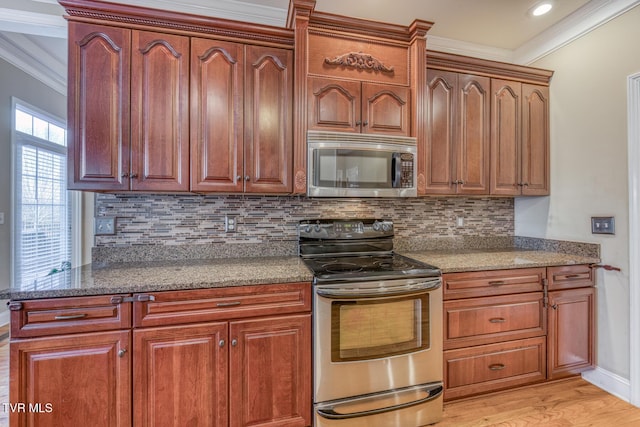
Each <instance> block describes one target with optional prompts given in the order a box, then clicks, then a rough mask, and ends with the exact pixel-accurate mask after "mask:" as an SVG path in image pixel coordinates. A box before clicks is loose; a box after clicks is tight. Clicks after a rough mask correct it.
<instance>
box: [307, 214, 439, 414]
mask: <svg viewBox="0 0 640 427" xmlns="http://www.w3.org/2000/svg"><path fill="white" fill-rule="evenodd" d="M393 235H394V230H393V223H392V222H391V221H382V220H373V219H357V220H334V219H331V220H326V219H323V220H306V221H301V222H300V224H299V245H300V255H301V256H302V257H303V259H304V261H305V264H306V265H307V266H308V267H309V269H310V270H311V271H312V272H313V274H314V279H313V289H314V293H313V334H314V337H313V345H314V348H313V356H314V425H315V426H316V427H325V426H326V427H333V426H336V427H355V426H363V427H364V426H366V427H390V426H392V427H393V426H402V427H412V426H422V425H427V424H431V423H434V422H437V421H439V420H440V419H441V417H442V389H443V388H442V287H441V277H440V271H439V270H438V269H437V268H435V267H433V266H430V265H428V264H424V263H421V262H418V261H416V260H413V259H410V258H407V257H404V256H401V255H399V254H396V253H394V252H393Z"/></svg>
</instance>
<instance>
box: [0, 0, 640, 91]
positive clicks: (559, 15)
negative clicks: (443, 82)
mask: <svg viewBox="0 0 640 427" xmlns="http://www.w3.org/2000/svg"><path fill="white" fill-rule="evenodd" d="M539 1H540V0H395V1H389V0H349V1H347V0H317V2H316V10H319V11H322V12H329V13H335V14H339V15H347V16H353V17H358V18H364V19H371V20H375V21H384V22H391V23H395V24H401V25H408V24H410V23H411V22H412V21H413V20H414V19H422V20H425V21H431V22H433V23H434V25H433V27H432V28H431V30H429V32H428V35H427V46H428V48H429V49H433V50H440V51H447V52H453V53H459V54H463V55H470V56H476V57H480V58H487V59H493V60H498V61H504V62H513V63H517V64H529V63H531V62H533V61H535V60H536V59H539V58H541V57H542V56H544V55H546V54H548V53H549V52H552V51H553V50H555V49H557V48H558V47H561V46H562V45H564V44H566V43H568V42H570V41H571V40H574V39H575V38H577V37H580V36H581V35H583V34H585V33H587V32H588V31H591V30H592V29H594V28H597V27H598V26H599V25H601V24H603V23H605V22H607V21H609V20H610V19H613V18H615V17H616V16H618V15H620V14H621V13H624V12H626V11H627V10H629V9H630V8H632V7H635V6H637V5H638V4H640V0H554V3H555V6H554V8H553V9H552V11H551V12H550V13H549V14H547V15H544V16H542V17H537V18H536V17H532V16H530V14H529V13H528V11H529V10H530V9H531V7H532V6H533V5H535V4H537V3H539ZM113 2H115V3H127V4H132V5H138V6H144V7H150V8H156V9H166V10H176V11H183V12H187V13H192V14H198V15H205V16H217V17H222V18H227V19H235V20H239V21H249V22H257V23H263V24H267V25H274V26H284V25H285V21H286V17H287V9H288V5H289V0H178V1H172V0H114V1H113ZM63 15H64V9H63V8H62V7H61V6H60V5H59V4H58V3H57V1H56V0H21V1H16V0H0V58H3V59H5V60H6V61H8V62H10V63H12V64H14V65H15V66H17V67H18V68H21V69H22V70H24V71H25V72H27V73H29V74H31V75H32V76H34V77H36V78H38V79H39V80H41V81H43V82H44V83H46V84H47V85H49V86H50V87H52V88H53V89H55V90H57V91H58V92H60V93H63V94H66V75H67V68H66V62H67V61H66V55H67V54H66V50H67V48H66V33H67V29H66V21H65V20H64V18H63Z"/></svg>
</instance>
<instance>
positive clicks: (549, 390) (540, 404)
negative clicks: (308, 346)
mask: <svg viewBox="0 0 640 427" xmlns="http://www.w3.org/2000/svg"><path fill="white" fill-rule="evenodd" d="M5 402H9V340H7V339H5V340H1V341H0V427H6V426H8V425H9V422H8V414H7V413H6V412H5V411H3V410H2V405H1V404H2V403H5ZM535 425H538V426H545V427H547V426H548V427H564V426H576V427H586V426H593V427H626V426H629V427H630V426H640V408H636V407H634V406H632V405H630V404H628V403H626V402H624V401H623V400H621V399H618V398H617V397H615V396H612V395H610V394H608V393H606V392H604V391H602V390H601V389H599V388H598V387H596V386H594V385H592V384H590V383H588V382H586V381H584V380H583V379H581V378H572V379H569V380H564V381H559V382H555V383H551V384H544V385H537V386H533V387H528V388H524V389H520V390H516V391H509V392H502V393H494V394H491V395H488V396H484V397H478V398H470V399H465V400H459V401H454V402H450V403H446V404H445V405H444V419H443V420H442V422H440V423H438V424H437V425H436V427H484V426H501V427H520V426H522V427H524V426H535ZM390 427H391V426H390ZM393 427H400V426H393Z"/></svg>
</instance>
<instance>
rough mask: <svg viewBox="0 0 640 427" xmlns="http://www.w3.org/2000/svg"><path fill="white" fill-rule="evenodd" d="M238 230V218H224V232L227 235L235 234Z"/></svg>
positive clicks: (228, 216) (226, 216) (227, 216)
mask: <svg viewBox="0 0 640 427" xmlns="http://www.w3.org/2000/svg"><path fill="white" fill-rule="evenodd" d="M237 230H238V218H237V217H235V216H230V215H225V216H224V231H225V232H227V233H235V232H236V231H237Z"/></svg>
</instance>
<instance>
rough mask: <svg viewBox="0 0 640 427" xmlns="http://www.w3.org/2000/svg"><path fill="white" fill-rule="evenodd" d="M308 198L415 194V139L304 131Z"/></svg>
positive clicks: (404, 195)
mask: <svg viewBox="0 0 640 427" xmlns="http://www.w3.org/2000/svg"><path fill="white" fill-rule="evenodd" d="M307 148H308V158H307V168H308V172H307V177H308V178H307V195H308V196H309V197H416V196H417V194H418V193H417V188H416V173H417V171H416V169H417V167H416V165H417V162H416V152H417V149H416V138H411V137H398V136H386V135H372V134H358V133H346V132H323V131H308V132H307Z"/></svg>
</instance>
